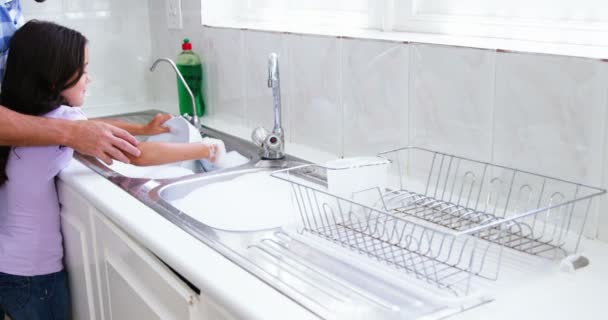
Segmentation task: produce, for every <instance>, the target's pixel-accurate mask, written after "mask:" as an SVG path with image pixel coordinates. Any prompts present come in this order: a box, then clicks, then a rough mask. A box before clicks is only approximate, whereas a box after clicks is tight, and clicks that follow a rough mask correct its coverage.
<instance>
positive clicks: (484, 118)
mask: <svg viewBox="0 0 608 320" xmlns="http://www.w3.org/2000/svg"><path fill="white" fill-rule="evenodd" d="M410 55H411V57H410V61H411V62H410V74H411V78H410V116H409V125H410V145H414V146H422V147H427V148H430V149H434V150H437V151H442V152H447V153H451V154H455V155H459V156H465V157H470V158H473V159H476V160H484V161H489V160H490V156H491V145H492V137H491V133H492V98H493V85H494V82H493V80H494V61H495V60H494V59H495V52H494V51H488V50H477V49H469V48H457V47H447V46H436V45H422V44H412V47H411V50H410Z"/></svg>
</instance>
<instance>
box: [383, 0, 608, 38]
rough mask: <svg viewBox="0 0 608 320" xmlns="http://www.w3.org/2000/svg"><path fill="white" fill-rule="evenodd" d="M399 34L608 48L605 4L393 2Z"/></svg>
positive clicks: (567, 0)
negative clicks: (516, 40) (401, 32)
mask: <svg viewBox="0 0 608 320" xmlns="http://www.w3.org/2000/svg"><path fill="white" fill-rule="evenodd" d="M394 14H395V16H394V25H393V29H394V30H397V31H408V32H428V33H438V34H451V35H467V36H482V37H493V38H507V39H518V40H532V41H539V42H554V43H555V42H557V43H572V44H591V45H608V4H607V3H606V2H605V0H578V1H571V0H508V1H506V0H502V1H498V0H459V1H452V0H394Z"/></svg>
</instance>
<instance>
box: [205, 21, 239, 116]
mask: <svg viewBox="0 0 608 320" xmlns="http://www.w3.org/2000/svg"><path fill="white" fill-rule="evenodd" d="M205 39H206V40H205V41H206V42H207V43H206V45H207V46H208V47H207V48H206V49H205V52H207V56H206V57H205V60H206V65H207V68H206V69H207V85H208V86H209V90H211V91H212V92H213V94H212V95H211V96H210V99H211V101H210V105H211V106H210V108H209V114H210V115H212V116H213V117H218V118H220V119H225V120H230V121H236V122H238V124H239V125H245V123H246V116H245V110H246V109H245V89H244V79H243V78H244V66H243V57H244V51H243V47H244V41H243V31H241V30H234V29H208V30H207V31H206V32H205Z"/></svg>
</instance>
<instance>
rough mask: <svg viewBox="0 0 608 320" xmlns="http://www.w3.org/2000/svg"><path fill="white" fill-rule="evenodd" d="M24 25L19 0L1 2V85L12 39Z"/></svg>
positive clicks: (2, 0) (3, 0)
mask: <svg viewBox="0 0 608 320" xmlns="http://www.w3.org/2000/svg"><path fill="white" fill-rule="evenodd" d="M22 25H23V15H22V14H21V3H20V2H19V0H0V83H1V82H2V80H3V79H4V70H5V67H6V58H7V57H8V46H9V44H10V41H11V37H12V36H13V34H14V33H15V31H17V29H18V28H19V27H20V26H22Z"/></svg>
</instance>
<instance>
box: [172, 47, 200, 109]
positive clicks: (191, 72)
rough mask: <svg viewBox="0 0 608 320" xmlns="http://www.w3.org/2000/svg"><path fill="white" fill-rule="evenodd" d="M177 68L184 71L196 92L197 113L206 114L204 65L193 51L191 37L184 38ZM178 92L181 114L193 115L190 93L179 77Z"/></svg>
mask: <svg viewBox="0 0 608 320" xmlns="http://www.w3.org/2000/svg"><path fill="white" fill-rule="evenodd" d="M175 65H176V66H177V69H179V71H180V72H181V73H182V76H183V77H184V80H186V83H187V84H188V86H189V87H190V90H192V94H194V101H195V103H196V113H197V115H198V116H199V117H201V116H203V115H204V114H205V101H204V99H203V85H204V82H203V65H202V63H201V58H200V57H199V56H198V55H197V54H196V53H194V52H193V51H192V44H191V43H190V40H189V39H184V42H183V43H182V52H181V53H180V54H179V55H178V56H177V59H176V61H175ZM177 94H178V97H179V113H180V114H181V115H183V114H185V113H187V114H189V115H191V116H192V100H191V99H190V95H189V94H188V90H186V88H184V85H183V84H182V82H181V81H180V80H179V77H178V79H177Z"/></svg>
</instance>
